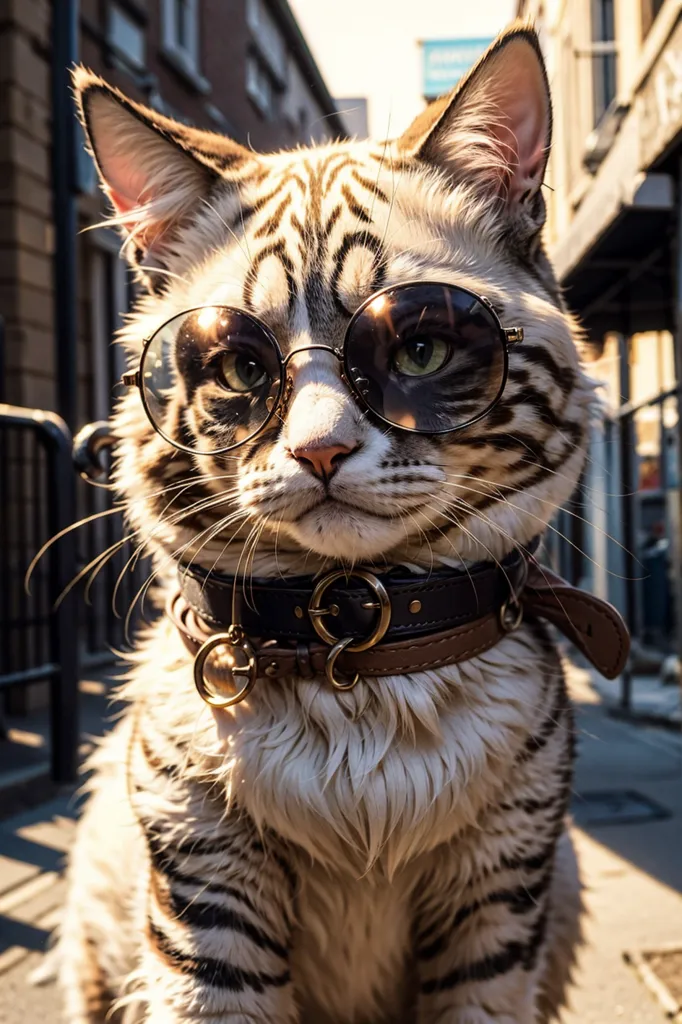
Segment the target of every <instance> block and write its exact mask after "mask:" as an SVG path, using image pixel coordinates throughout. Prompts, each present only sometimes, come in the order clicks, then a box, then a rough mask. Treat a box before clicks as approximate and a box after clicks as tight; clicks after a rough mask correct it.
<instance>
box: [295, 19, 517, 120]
mask: <svg viewBox="0 0 682 1024" xmlns="http://www.w3.org/2000/svg"><path fill="white" fill-rule="evenodd" d="M289 3H290V5H291V7H292V9H293V11H294V14H295V15H296V17H297V19H298V21H299V24H300V25H301V28H302V29H303V32H304V34H305V37H306V39H307V40H308V44H309V46H310V48H311V50H312V52H313V55H314V56H315V59H316V60H317V63H318V66H319V68H320V70H321V72H322V75H323V76H324V79H325V81H326V83H327V86H328V87H329V91H330V92H331V94H332V95H333V96H335V97H349V96H366V97H367V99H368V101H369V127H370V134H371V135H373V136H374V137H376V138H386V137H387V136H392V135H396V134H398V133H400V132H401V131H403V129H405V128H407V126H408V125H409V123H410V121H411V120H412V118H413V117H415V116H416V115H417V114H418V113H419V111H420V110H421V109H422V107H423V105H424V104H423V100H422V93H421V49H420V46H419V42H420V40H423V39H468V38H479V37H486V36H494V35H495V34H496V33H497V32H498V31H499V30H500V29H501V28H503V27H504V25H506V24H507V23H508V22H509V21H511V19H512V18H513V16H514V11H515V8H516V4H515V2H514V0H289Z"/></svg>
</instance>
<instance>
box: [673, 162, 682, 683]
mask: <svg viewBox="0 0 682 1024" xmlns="http://www.w3.org/2000/svg"><path fill="white" fill-rule="evenodd" d="M676 186H677V189H676V191H677V222H676V225H675V243H676V244H675V254H674V259H675V264H676V265H675V278H674V279H675V307H674V315H675V378H676V380H677V495H676V498H677V530H678V535H677V537H674V538H671V540H672V541H673V543H672V544H671V545H670V550H671V552H672V557H673V558H674V559H675V562H676V563H677V564H676V565H675V566H674V567H673V576H674V579H675V582H676V586H675V626H676V630H675V631H676V633H677V657H678V662H679V666H680V669H682V557H681V552H682V537H680V530H682V409H681V408H680V398H681V394H682V158H681V159H680V161H679V163H678V167H677V182H676ZM680 686H681V687H682V673H681V674H680Z"/></svg>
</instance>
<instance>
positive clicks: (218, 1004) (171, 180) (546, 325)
mask: <svg viewBox="0 0 682 1024" xmlns="http://www.w3.org/2000/svg"><path fill="white" fill-rule="evenodd" d="M75 85H76V91H77V95H78V98H79V103H80V109H81V112H82V116H83V122H84V125H85V127H86V130H87V132H88V135H89V139H90V143H91V146H92V150H93V154H94V156H95V159H96V161H97V165H98V168H99V170H100V173H101V176H102V181H103V185H104V188H105V190H106V192H107V194H108V195H109V197H110V199H111V201H112V203H113V205H114V207H115V210H116V221H117V222H118V223H119V224H120V225H121V226H122V228H123V231H124V233H125V235H126V238H129V239H130V241H129V251H130V255H131V259H132V260H133V261H134V262H136V263H137V264H138V265H139V268H140V269H139V272H140V276H141V278H143V280H144V281H145V283H146V286H147V289H148V290H147V292H146V294H144V295H143V296H142V297H141V298H140V299H139V301H138V304H137V306H136V308H135V311H134V312H133V314H132V315H131V316H130V318H129V320H128V323H127V325H126V326H125V328H124V329H123V331H122V332H121V341H122V343H123V344H124V345H125V346H126V349H127V351H128V353H129V356H130V365H131V367H133V368H134V367H136V365H137V360H138V359H139V354H140V349H141V345H142V340H143V339H144V338H145V337H146V336H148V335H149V334H150V333H151V332H152V331H154V330H155V329H156V328H157V327H158V326H159V325H160V324H162V323H163V322H164V321H166V320H167V319H168V318H170V317H171V316H173V315H174V314H176V313H179V312H181V311H183V310H185V309H188V308H191V307H196V306H200V305H204V304H210V303H223V304H230V305H236V306H240V307H242V308H244V307H246V308H248V309H251V310H252V311H254V312H255V313H257V314H258V315H259V316H260V317H261V318H262V319H263V320H265V321H266V322H267V324H268V325H269V326H270V327H271V329H272V330H273V331H274V333H275V334H276V336H277V338H278V341H279V344H280V346H281V347H282V349H283V351H284V352H286V351H288V350H289V349H290V348H292V347H300V346H302V345H306V344H314V343H323V344H334V345H336V344H340V343H341V341H342V338H343V332H344V329H345V326H346V324H347V323H348V320H349V318H350V315H351V314H352V313H353V312H354V310H355V309H356V308H357V307H358V305H359V304H360V303H361V302H362V301H364V300H365V299H366V298H367V297H368V296H369V295H371V294H372V293H373V292H374V291H376V290H377V289H378V288H379V287H382V286H383V285H386V284H392V283H396V282H401V281H414V280H427V281H429V280H430V281H441V282H452V283H455V284H461V285H464V286H466V287H467V288H470V289H472V290H473V291H475V292H477V293H479V294H482V295H485V296H486V297H487V298H488V299H489V300H490V301H491V302H492V303H493V305H494V306H495V307H496V309H497V310H498V312H499V314H500V316H501V318H502V321H503V323H505V324H507V325H521V326H523V328H524V331H525V341H524V343H523V345H521V346H519V347H518V350H517V349H516V348H515V349H514V351H513V354H512V355H511V363H510V376H509V381H508V383H507V387H506V389H505V392H504V396H503V399H502V401H501V402H500V403H499V405H498V406H497V407H496V408H495V409H494V410H493V412H492V413H491V414H490V416H489V417H488V418H487V419H485V420H483V421H482V422H480V423H479V424H477V425H475V426H473V427H470V428H468V429H467V430H465V431H463V432H461V433H459V434H455V435H451V436H449V437H447V438H446V439H443V438H440V439H437V438H433V437H424V436H419V435H416V434H405V433H400V432H399V431H397V430H391V429H388V428H386V426H385V425H384V426H380V425H377V424H376V422H374V421H373V420H372V419H371V417H370V416H367V415H364V414H363V413H361V411H360V410H359V408H358V406H357V404H356V403H354V402H353V400H352V398H351V396H350V394H349V392H348V391H347V389H346V386H345V384H344V383H343V381H342V380H341V378H340V376H339V372H338V368H337V366H336V364H335V360H333V359H332V358H331V357H330V356H329V355H328V354H327V353H324V352H319V351H313V352H310V353H308V354H306V355H304V356H300V357H297V359H296V362H295V366H294V367H293V376H294V391H293V394H292V397H291V401H290V403H289V405H288V407H287V411H286V415H285V417H284V419H283V421H280V420H277V419H276V420H274V421H273V423H272V424H271V425H270V426H269V427H268V429H267V430H266V431H265V432H264V433H263V434H262V435H260V436H259V437H258V438H256V439H255V440H254V441H253V442H250V443H249V444H247V445H246V446H244V447H243V448H241V449H237V450H236V451H234V452H233V453H232V454H231V455H229V456H227V457H224V456H223V457H213V458H209V457H207V456H200V457H193V456H189V455H185V454H183V453H181V452H179V451H177V450H175V449H173V448H171V447H170V446H169V445H168V444H167V443H166V442H165V441H164V440H163V439H162V438H161V437H160V436H158V435H157V434H155V433H154V432H153V430H152V428H151V426H150V425H149V423H148V421H147V420H146V418H145V416H144V413H143V410H142V408H141V403H140V399H139V395H138V394H137V393H135V392H133V393H131V394H128V395H126V397H125V398H124V399H123V400H122V401H121V402H120V405H119V408H118V412H117V416H116V422H115V428H116V432H117V434H118V435H119V437H120V443H119V445H118V450H117V463H116V481H117V484H118V487H119V488H120V491H121V493H122V495H123V496H124V498H125V501H126V507H127V515H128V521H129V523H130V526H131V530H132V531H133V535H134V537H135V538H136V540H139V541H140V542H141V543H142V542H144V543H145V544H146V545H147V549H151V550H152V551H153V553H154V558H155V568H156V571H157V574H158V580H159V581H160V585H161V589H162V590H163V589H164V588H165V587H166V586H167V585H169V584H168V582H167V581H168V580H169V579H170V578H171V577H172V568H173V566H174V564H175V562H176V560H177V559H178V558H182V560H183V561H184V562H188V561H190V560H192V559H194V560H196V562H197V563H199V564H201V565H203V566H204V567H206V568H209V569H211V568H212V567H217V568H219V569H220V570H222V571H224V572H233V573H234V572H239V573H240V574H241V573H245V574H246V575H247V576H248V574H249V573H253V574H254V575H258V576H267V575H278V574H281V573H285V574H286V573H315V572H317V571H318V570H320V569H322V568H325V567H333V566H337V565H339V564H342V565H343V564H346V565H348V564H353V563H362V564H365V565H367V564H369V565H373V566H376V567H379V568H384V567H386V566H390V565H403V566H408V567H410V568H411V569H412V570H413V571H415V572H428V569H429V567H430V566H431V565H433V564H436V565H452V566H456V567H459V566H461V565H462V564H470V563H472V562H475V561H480V560H486V559H487V560H493V559H499V558H501V557H502V556H503V555H504V554H506V553H508V552H509V551H510V550H512V549H513V548H514V546H515V545H517V544H522V543H526V542H528V541H529V540H530V539H531V538H532V537H534V536H535V535H537V534H538V533H541V532H542V531H543V529H544V528H545V526H546V524H547V523H548V521H549V519H550V518H551V517H552V516H553V515H554V513H555V511H556V509H557V507H558V506H560V505H561V503H562V502H563V501H565V500H566V498H567V497H568V496H569V494H570V492H571V491H572V489H573V487H574V485H575V483H576V481H577V479H578V475H579V472H580V469H581V465H582V461H583V445H584V440H585V430H586V426H587V422H588V419H589V413H590V405H591V401H592V392H591V388H590V386H589V384H588V382H587V381H586V379H585V377H584V376H583V373H582V370H581V368H580V365H579V360H578V357H577V354H576V347H575V337H576V329H575V325H574V323H573V322H572V321H571V319H570V317H569V316H568V315H567V313H566V311H565V309H564V307H563V304H562V301H561V298H560V296H559V293H558V288H557V285H556V281H555V278H554V276H553V273H552V270H551V267H550V265H549V263H548V260H547V258H546V256H545V254H544V250H543V247H542V243H541V241H540V233H541V229H542V223H543V219H544V202H543V199H542V193H541V187H542V182H543V175H544V172H545V166H546V159H547V153H548V147H549V141H550V129H551V112H550V101H549V95H548V90H547V81H546V76H545V72H544V68H543V65H542V59H541V56H540V53H539V48H538V44H537V39H536V37H535V35H534V33H533V32H532V30H531V29H529V28H528V27H526V26H519V25H517V26H513V27H512V28H511V29H510V30H509V31H508V32H507V33H505V34H504V35H503V36H501V37H500V39H499V40H498V41H497V42H496V44H494V46H493V47H492V48H491V49H490V50H489V52H488V53H487V54H486V55H485V56H484V58H483V59H482V60H481V62H480V63H479V64H478V65H477V66H476V68H475V69H474V70H473V71H472V72H471V74H470V75H469V76H467V78H466V80H465V81H464V82H463V83H462V84H461V85H460V86H459V87H458V89H457V90H456V91H455V93H454V94H453V95H451V96H448V97H445V98H444V99H443V100H440V101H437V102H436V103H435V104H433V105H432V106H431V107H429V108H428V109H427V110H426V111H425V112H424V113H423V114H422V115H420V117H419V118H418V119H417V121H416V122H415V123H414V124H413V125H412V127H411V128H410V129H409V130H408V131H407V132H406V133H405V134H404V135H403V136H402V137H401V138H400V139H398V140H395V141H392V142H389V143H385V144H383V143H382V144H379V145H376V144H370V143H365V142H340V143H335V144H333V145H329V146H324V147H321V148H312V149H302V150H297V151H295V152H284V153H279V154H276V155H268V156H260V155H257V154H255V153H253V152H251V151H248V150H244V149H242V148H241V147H239V146H238V145H237V144H235V143H233V142H230V141H229V140H226V139H223V138H221V137H219V136H215V135H211V134H209V133H204V132H199V131H195V130H193V129H188V128H187V127H185V126H183V125H179V124H175V123H174V122H171V121H168V120H167V119H164V118H162V117H160V116H159V115H158V114H156V113H154V112H152V111H149V110H146V109H144V108H141V107H138V106H137V105H135V104H133V103H131V102H130V101H128V100H126V99H125V97H123V96H122V95H121V94H120V93H118V92H116V91H115V90H112V89H110V88H109V87H108V86H107V85H106V84H105V83H103V82H102V81H101V80H99V79H97V78H96V77H95V76H93V75H91V74H90V73H87V72H85V71H83V70H79V71H78V72H77V73H76V75H75ZM335 445H342V446H345V448H347V449H349V450H350V452H351V454H349V455H348V456H347V457H346V458H345V459H344V460H343V462H342V464H341V465H340V467H339V469H338V471H337V472H336V473H335V474H334V475H333V477H331V479H330V480H328V481H322V480H321V479H319V478H318V476H316V475H315V474H314V473H312V472H310V466H309V465H306V464H305V462H306V460H305V459H302V458H298V457H297V456H296V453H297V452H301V451H315V450H316V449H320V448H324V447H329V446H335ZM132 661H133V667H132V670H131V672H130V681H129V683H128V684H127V686H126V688H125V691H124V695H125V697H126V699H127V700H128V701H129V708H128V711H127V714H126V715H125V717H124V718H123V719H122V721H121V722H120V723H119V724H118V726H117V727H116V729H115V730H114V732H113V733H112V735H111V736H110V737H109V738H108V739H107V740H106V742H105V743H104V744H103V746H102V748H101V750H100V751H99V753H98V755H97V757H96V759H95V764H96V769H97V770H96V775H95V778H94V782H93V787H92V788H93V792H92V796H91V798H90V801H89V803H88V806H87V809H86V811H85V814H84V817H83V820H82V821H81V823H80V828H79V832H78V838H77V841H76V845H75V849H74V851H73V854H72V857H71V866H70V874H69V896H68V902H67V906H66V911H65V915H64V920H63V925H62V928H61V936H60V942H59V946H58V950H57V952H58V957H59V964H60V966H59V971H60V981H61V987H62V990H63V995H64V1000H65V1019H66V1020H67V1021H68V1022H69V1024H101V1022H103V1021H104V1020H105V1018H106V1019H107V1020H109V1019H111V1016H107V1014H111V1013H112V1007H114V1008H115V1009H114V1010H113V1013H114V1019H116V1015H118V1019H120V1020H124V1021H125V1022H126V1024H129V1022H138V1021H147V1022H150V1024H180V1022H184V1024H190V1022H192V1024H194V1022H199V1021H206V1020H210V1021H214V1022H216V1024H217V1022H221V1024H222V1022H225V1024H227V1022H228V1021H229V1022H230V1024H238V1022H239V1024H246V1022H268V1024H294V1022H297V1024H298V1022H301V1024H304V1022H305V1024H313V1022H320V1024H322V1022H333V1024H342V1022H355V1024H360V1022H377V1024H378V1022H380V1021H382V1022H383V1021H386V1022H388V1021H391V1022H397V1021H399V1020H404V1021H414V1022H419V1024H436V1022H439V1024H446V1022H447V1024H492V1022H495V1024H532V1022H540V1021H546V1020H550V1019H552V1018H553V1017H554V1016H555V1015H556V1013H557V1011H558V1008H559V1006H560V1004H561V1003H562V1001H563V999H564V995H565V987H566V983H567V980H568V975H569V972H570V965H571V962H572V958H573V951H574V947H575V944H576V942H577V941H578V937H579V923H578V918H579V906H580V897H579V882H578V874H577V869H576V864H575V861H574V857H573V853H572V849H571V845H570V841H569V838H568V835H567V833H566V831H565V823H564V816H565V811H566V804H567V800H568V795H569V790H570V785H571V772H572V758H573V726H572V718H571V710H570V706H569V702H568V699H567V696H566V690H565V684H564V679H563V675H562V670H561V664H560V660H559V657H558V654H557V652H556V650H555V649H554V646H553V644H552V642H551V639H550V638H549V636H548V634H547V632H546V630H545V629H544V628H543V627H542V626H541V625H538V624H524V625H522V626H521V628H519V629H518V630H517V631H516V632H514V633H512V634H510V635H509V636H507V637H506V638H505V639H504V640H503V641H502V642H501V643H499V644H498V645H497V646H496V647H494V648H493V649H492V650H490V651H488V653H486V654H483V655H481V656H478V657H475V658H473V659H472V660H470V661H468V662H465V663H463V664H461V665H458V666H449V667H445V668H442V669H439V670H438V671H430V672H417V673H413V674H410V675H406V676H395V677H387V678H380V679H375V680H368V681H364V680H362V681H360V683H359V684H358V685H357V686H356V687H355V689H354V690H352V691H351V692H348V693H345V694H339V693H336V692H332V691H331V690H330V688H329V686H328V684H327V683H326V682H325V681H324V680H322V679H320V680H313V681H307V680H302V679H297V678H292V679H289V680H287V681H286V682H284V683H283V682H278V683H273V682H271V681H267V680H261V681H260V682H259V683H258V685H257V686H256V688H255V690H254V691H253V693H252V695H251V696H250V697H249V698H248V700H246V701H244V702H243V703H241V704H239V705H237V706H236V707H234V708H233V709H230V710H229V711H223V712H218V713H216V714H215V716H214V715H213V714H212V712H211V710H210V709H209V708H208V707H207V706H206V705H204V704H203V703H202V702H201V701H200V700H199V698H198V696H197V694H196V692H195V690H194V687H193V683H192V671H191V658H190V656H189V655H188V654H187V652H186V650H185V648H184V647H183V645H182V643H181V642H180V640H179V638H178V636H177V635H176V633H175V631H174V629H173V627H172V625H171V624H170V623H169V622H168V620H167V619H166V618H165V617H163V616H162V617H160V618H159V620H158V621H157V623H156V624H155V625H154V626H152V627H151V628H149V629H148V631H147V633H146V634H145V635H144V636H143V637H141V638H140V640H139V643H138V646H137V650H136V652H135V653H134V655H133V656H132Z"/></svg>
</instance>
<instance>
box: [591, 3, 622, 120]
mask: <svg viewBox="0 0 682 1024" xmlns="http://www.w3.org/2000/svg"><path fill="white" fill-rule="evenodd" d="M615 39H616V24H615V17H614V0H592V95H593V117H594V124H595V126H596V125H598V124H599V122H600V121H601V119H602V117H603V116H604V114H605V112H606V110H607V109H608V107H609V106H610V104H611V101H612V100H613V99H615V96H616V44H615Z"/></svg>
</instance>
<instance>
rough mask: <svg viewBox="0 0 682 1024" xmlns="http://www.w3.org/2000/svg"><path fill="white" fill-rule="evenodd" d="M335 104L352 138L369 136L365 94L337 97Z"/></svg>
mask: <svg viewBox="0 0 682 1024" xmlns="http://www.w3.org/2000/svg"><path fill="white" fill-rule="evenodd" d="M336 106H337V108H338V111H339V113H340V114H341V116H342V118H343V123H344V124H345V125H346V128H347V129H348V134H349V135H350V136H351V137H352V138H354V139H367V138H369V108H368V102H367V97H366V96H353V97H350V98H346V97H344V98H343V99H337V101H336Z"/></svg>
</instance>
